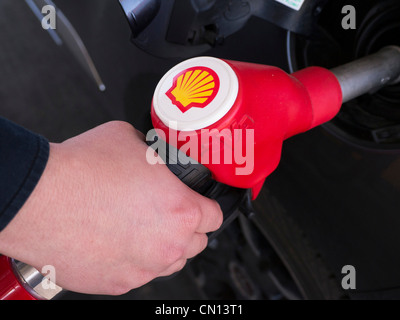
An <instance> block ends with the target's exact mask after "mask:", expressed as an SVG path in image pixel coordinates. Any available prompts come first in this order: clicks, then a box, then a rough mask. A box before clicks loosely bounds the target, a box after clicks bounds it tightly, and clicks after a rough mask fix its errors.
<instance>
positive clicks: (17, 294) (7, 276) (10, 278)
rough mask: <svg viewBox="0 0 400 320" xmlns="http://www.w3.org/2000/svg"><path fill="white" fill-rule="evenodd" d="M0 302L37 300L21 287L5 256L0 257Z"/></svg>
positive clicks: (9, 261) (8, 259) (9, 260)
mask: <svg viewBox="0 0 400 320" xmlns="http://www.w3.org/2000/svg"><path fill="white" fill-rule="evenodd" d="M0 300H37V299H36V298H35V297H33V296H32V295H30V294H29V292H28V291H26V290H25V288H24V287H23V286H22V285H21V283H20V282H19V280H18V278H17V276H16V275H15V273H14V271H13V268H12V265H11V259H10V258H8V257H6V256H0Z"/></svg>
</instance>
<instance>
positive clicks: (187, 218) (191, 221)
mask: <svg viewBox="0 0 400 320" xmlns="http://www.w3.org/2000/svg"><path fill="white" fill-rule="evenodd" d="M201 217H202V213H201V209H200V207H199V206H198V205H192V206H186V207H185V208H184V210H183V212H181V214H180V220H181V223H182V225H183V226H184V227H185V228H187V229H189V230H190V231H195V230H196V229H197V227H198V226H199V225H200V222H201Z"/></svg>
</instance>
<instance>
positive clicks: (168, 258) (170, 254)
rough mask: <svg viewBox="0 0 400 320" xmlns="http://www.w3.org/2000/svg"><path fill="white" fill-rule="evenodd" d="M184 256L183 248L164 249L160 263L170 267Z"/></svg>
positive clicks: (175, 246) (171, 247) (170, 247)
mask: <svg viewBox="0 0 400 320" xmlns="http://www.w3.org/2000/svg"><path fill="white" fill-rule="evenodd" d="M184 254H185V250H184V249H183V247H180V246H177V245H174V246H169V247H166V248H165V249H164V251H163V253H162V256H161V259H162V261H161V262H162V264H164V265H166V266H171V265H173V264H174V263H176V262H177V261H178V260H180V259H182V258H183V256H184Z"/></svg>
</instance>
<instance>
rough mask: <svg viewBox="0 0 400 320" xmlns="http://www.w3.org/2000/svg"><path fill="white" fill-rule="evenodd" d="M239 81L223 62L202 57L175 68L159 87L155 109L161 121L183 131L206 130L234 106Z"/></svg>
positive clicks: (154, 101)
mask: <svg viewBox="0 0 400 320" xmlns="http://www.w3.org/2000/svg"><path fill="white" fill-rule="evenodd" d="M238 91H239V81H238V78H237V76H236V74H235V72H234V71H233V69H232V68H231V67H230V66H229V65H228V64H227V63H226V62H225V61H223V60H221V59H217V58H212V57H199V58H194V59H190V60H187V61H184V62H182V63H180V64H178V65H177V66H175V67H174V68H173V69H171V70H170V71H169V72H168V73H167V74H166V75H165V76H164V77H163V78H162V79H161V81H160V83H159V84H158V86H157V88H156V91H155V94H154V99H153V107H154V111H155V112H156V114H157V116H158V117H159V118H160V120H161V121H162V122H163V123H164V124H165V125H166V126H168V127H172V128H173V129H176V130H179V131H193V130H199V129H203V128H206V127H208V126H211V125H212V124H214V123H216V122H217V121H219V120H221V119H222V118H223V117H224V116H225V115H226V114H227V113H228V112H229V110H230V109H231V108H232V106H233V105H234V103H235V101H236V99H237V96H238Z"/></svg>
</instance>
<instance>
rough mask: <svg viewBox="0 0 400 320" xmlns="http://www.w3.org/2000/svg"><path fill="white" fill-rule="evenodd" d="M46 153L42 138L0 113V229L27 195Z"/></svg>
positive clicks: (20, 205) (42, 167) (44, 160)
mask: <svg viewBox="0 0 400 320" xmlns="http://www.w3.org/2000/svg"><path fill="white" fill-rule="evenodd" d="M48 157H49V142H48V141H47V140H46V139H45V138H43V137H42V136H40V135H37V134H35V133H32V132H30V131H28V130H26V129H24V128H22V127H20V126H18V125H16V124H14V123H12V122H11V121H8V120H6V119H4V118H2V117H0V231H2V230H3V229H4V228H5V227H6V226H7V224H8V223H9V222H10V221H11V220H12V219H13V218H14V217H15V215H16V214H17V213H18V211H19V210H20V209H21V207H22V206H23V205H24V203H25V201H26V200H27V199H28V198H29V196H30V194H31V193H32V191H33V189H34V188H35V186H36V185H37V183H38V181H39V179H40V177H41V176H42V173H43V171H44V169H45V167H46V164H47V160H48Z"/></svg>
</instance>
